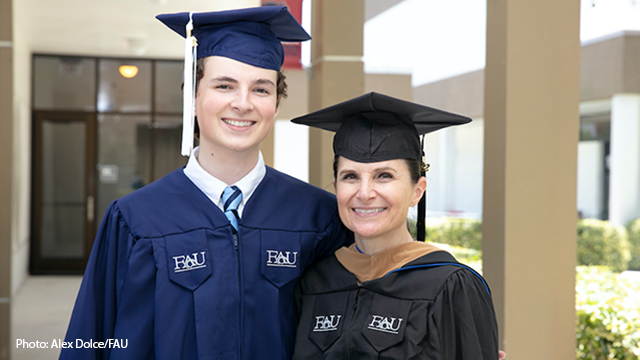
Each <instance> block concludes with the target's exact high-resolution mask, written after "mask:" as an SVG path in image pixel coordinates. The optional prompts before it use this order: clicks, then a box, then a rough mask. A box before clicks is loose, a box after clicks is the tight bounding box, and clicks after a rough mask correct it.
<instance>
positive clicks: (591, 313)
mask: <svg viewBox="0 0 640 360" xmlns="http://www.w3.org/2000/svg"><path fill="white" fill-rule="evenodd" d="M576 270H577V274H576V315H577V316H576V340H577V344H576V345H577V347H576V359H588V360H608V359H621V360H638V359H639V358H640V357H639V356H640V314H639V313H638V310H639V309H640V299H639V298H638V295H637V294H640V284H638V283H637V282H635V283H634V282H632V281H629V280H627V279H625V278H624V277H623V276H622V275H621V274H616V273H614V272H613V271H611V269H610V268H608V267H602V266H578V267H577V269H576Z"/></svg>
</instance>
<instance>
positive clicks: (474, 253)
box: [432, 243, 482, 274]
mask: <svg viewBox="0 0 640 360" xmlns="http://www.w3.org/2000/svg"><path fill="white" fill-rule="evenodd" d="M432 244H433V245H435V246H436V247H438V248H440V249H442V250H444V251H447V252H449V253H450V254H451V255H453V257H455V258H456V260H458V262H459V263H462V264H465V265H468V266H469V267H470V268H472V269H473V270H475V271H477V272H478V273H480V274H482V251H481V250H475V249H468V248H463V247H459V246H453V245H449V244H440V243H432Z"/></svg>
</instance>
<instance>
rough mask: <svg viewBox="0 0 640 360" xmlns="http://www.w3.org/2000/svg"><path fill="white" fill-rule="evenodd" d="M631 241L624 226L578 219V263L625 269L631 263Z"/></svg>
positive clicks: (618, 269)
mask: <svg viewBox="0 0 640 360" xmlns="http://www.w3.org/2000/svg"><path fill="white" fill-rule="evenodd" d="M630 257H631V255H630V253H629V241H628V240H627V232H626V231H625V229H624V228H623V227H622V226H618V225H613V224H611V223H609V222H608V221H602V220H597V219H585V220H580V221H578V265H602V266H610V267H611V268H613V269H614V270H616V271H624V270H626V269H627V267H628V265H629V259H630Z"/></svg>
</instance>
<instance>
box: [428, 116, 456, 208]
mask: <svg viewBox="0 0 640 360" xmlns="http://www.w3.org/2000/svg"><path fill="white" fill-rule="evenodd" d="M455 131H456V129H454V128H447V129H442V130H440V131H438V132H437V133H435V134H434V135H436V134H437V135H438V136H439V137H440V141H439V142H438V145H439V149H438V164H439V166H438V169H434V173H437V174H438V175H439V176H438V181H439V184H438V185H439V189H438V196H439V197H440V207H441V209H442V211H444V212H445V213H446V214H447V215H448V214H450V213H451V211H455V210H457V209H456V203H455V176H456V171H455V165H456V162H455V161H456V160H455V159H456V133H455ZM426 141H427V140H425V142H426Z"/></svg>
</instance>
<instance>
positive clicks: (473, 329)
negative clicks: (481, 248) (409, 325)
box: [433, 269, 498, 360]
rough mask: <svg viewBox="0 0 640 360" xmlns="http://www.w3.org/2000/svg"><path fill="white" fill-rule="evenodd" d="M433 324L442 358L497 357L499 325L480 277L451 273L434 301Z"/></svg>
mask: <svg viewBox="0 0 640 360" xmlns="http://www.w3.org/2000/svg"><path fill="white" fill-rule="evenodd" d="M433 321H434V323H435V324H434V325H435V328H436V331H437V334H438V337H439V343H440V346H441V349H442V354H443V357H442V358H443V359H446V360H453V359H456V360H467V359H468V360H471V359H473V360H478V359H481V360H495V359H497V358H498V325H497V322H496V316H495V312H494V308H493V301H492V300H491V295H490V293H489V288H488V286H487V285H486V284H485V282H484V281H483V280H482V278H481V277H480V276H478V275H476V274H474V273H472V272H471V271H469V270H467V269H460V270H459V271H456V272H455V273H453V274H452V275H451V276H450V277H449V279H447V281H446V283H445V285H444V289H443V291H442V292H441V293H440V294H439V295H438V297H437V298H436V301H435V304H434V311H433Z"/></svg>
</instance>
